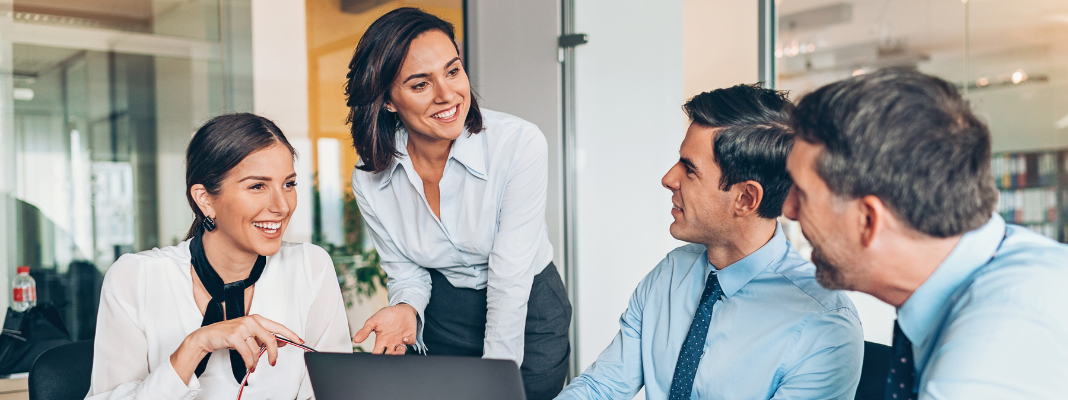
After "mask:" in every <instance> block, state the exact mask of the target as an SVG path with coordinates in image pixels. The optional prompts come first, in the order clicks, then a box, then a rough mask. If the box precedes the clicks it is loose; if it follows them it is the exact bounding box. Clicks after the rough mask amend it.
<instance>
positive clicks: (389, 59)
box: [345, 7, 482, 173]
mask: <svg viewBox="0 0 1068 400" xmlns="http://www.w3.org/2000/svg"><path fill="white" fill-rule="evenodd" d="M433 30H437V31H441V32H442V33H444V34H445V35H447V36H448V37H449V39H451V40H452V45H453V47H454V48H456V52H457V54H459V52H460V50H459V47H458V46H456V35H455V32H454V30H453V27H452V24H450V23H448V22H446V21H445V20H442V19H441V18H438V17H436V16H434V15H431V14H428V13H426V12H424V11H422V10H420V9H418V8H412V7H403V8H398V9H396V10H393V11H390V12H389V13H387V14H386V15H383V16H382V17H381V18H379V19H378V20H376V21H375V22H374V23H373V24H371V27H369V28H367V32H365V33H364V34H363V37H362V38H360V43H359V44H357V45H356V54H354V55H353V56H352V61H351V62H349V73H348V75H346V77H347V79H348V81H347V82H346V83H345V96H346V98H347V101H346V105H347V106H348V107H349V116H348V119H347V120H346V121H345V122H346V123H347V124H349V126H350V130H351V132H352V147H354V148H355V149H356V154H358V155H359V156H360V160H361V161H362V162H363V163H362V165H357V166H356V168H358V169H361V170H364V171H371V172H375V173H378V172H382V171H383V170H385V169H386V167H387V166H389V164H390V163H392V162H393V157H396V156H398V155H399V154H400V153H399V152H398V151H397V144H396V140H395V139H394V136H395V135H396V132H397V128H398V126H399V125H400V118H398V117H397V115H396V114H395V113H391V112H388V111H386V109H385V104H386V102H388V101H389V100H390V98H389V91H390V88H392V86H393V81H394V80H396V79H397V74H399V73H400V68H401V64H403V63H404V58H405V57H407V55H408V48H409V47H410V46H411V44H412V40H415V38H417V37H419V35H421V34H423V33H424V32H428V31H433ZM469 97H470V99H471V107H470V110H469V111H468V113H467V119H466V120H464V128H466V129H467V132H468V133H470V134H475V133H479V132H481V131H482V113H481V112H480V111H479V108H478V102H477V101H476V100H475V96H474V93H473V92H472V94H471V95H470V96H469Z"/></svg>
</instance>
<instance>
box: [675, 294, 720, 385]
mask: <svg viewBox="0 0 1068 400" xmlns="http://www.w3.org/2000/svg"><path fill="white" fill-rule="evenodd" d="M722 294H723V289H721V288H720V287H719V278H717V277H716V274H715V273H711V274H708V281H707V282H705V291H704V292H703V293H701V303H700V304H699V305H698V306H697V312H696V313H694V316H693V322H691V323H690V331H689V332H688V333H687V334H686V340H685V341H683V342H682V350H681V351H679V361H677V362H676V363H675V375H674V376H672V377H671V395H670V399H671V400H683V399H689V398H690V393H691V392H693V379H694V377H695V376H697V365H698V364H700V363H701V355H702V354H704V353H705V339H706V338H707V337H708V326H709V324H711V323H712V305H713V304H716V301H717V300H719V296H720V295H722Z"/></svg>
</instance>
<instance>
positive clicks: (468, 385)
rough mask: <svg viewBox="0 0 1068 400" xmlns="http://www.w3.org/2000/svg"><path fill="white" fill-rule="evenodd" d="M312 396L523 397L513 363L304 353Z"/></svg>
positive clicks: (322, 399) (376, 399)
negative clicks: (313, 393)
mask: <svg viewBox="0 0 1068 400" xmlns="http://www.w3.org/2000/svg"><path fill="white" fill-rule="evenodd" d="M304 360H305V362H306V364H307V366H308V374H309V377H310V378H311V384H312V391H313V392H315V398H316V399H318V400H340V399H346V400H348V399H355V400H365V399H366V400H381V399H389V400H407V399H412V400H425V399H437V400H526V395H525V394H524V392H523V381H522V378H521V377H520V374H519V368H518V367H517V366H516V364H515V362H513V361H509V360H487V359H482V358H477V357H454V356H420V355H409V356H394V355H373V354H368V353H352V354H349V353H305V354H304Z"/></svg>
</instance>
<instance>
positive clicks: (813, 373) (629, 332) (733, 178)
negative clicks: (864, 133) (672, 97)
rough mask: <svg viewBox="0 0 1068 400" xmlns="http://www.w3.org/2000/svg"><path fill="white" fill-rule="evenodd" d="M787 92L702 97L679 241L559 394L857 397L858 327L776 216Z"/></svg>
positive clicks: (677, 168)
mask: <svg viewBox="0 0 1068 400" xmlns="http://www.w3.org/2000/svg"><path fill="white" fill-rule="evenodd" d="M791 108H792V106H791V104H790V102H789V101H788V100H787V99H786V95H785V93H782V92H776V91H773V90H768V89H762V88H760V87H759V86H757V85H739V86H735V87H732V88H729V89H719V90H715V91H712V92H706V93H702V94H699V95H697V96H695V97H694V98H693V99H691V100H690V101H689V102H687V103H686V105H685V106H684V109H685V110H686V113H687V115H688V116H689V117H690V119H691V120H692V123H691V124H690V127H689V129H688V130H687V131H686V138H685V140H683V142H682V147H681V149H680V151H679V155H680V157H679V162H678V163H676V164H675V165H674V166H672V167H671V169H670V170H669V171H668V173H667V175H665V176H664V179H663V182H662V183H663V185H664V187H666V188H667V189H668V190H670V191H671V192H672V199H671V200H672V205H673V207H672V208H671V214H672V216H673V217H674V219H675V221H674V222H673V223H672V224H671V228H670V231H671V235H672V236H674V237H675V238H677V239H679V240H684V241H687V242H690V243H692V244H689V245H686V246H682V247H679V248H678V249H675V250H674V251H672V252H670V253H668V255H667V257H665V258H664V260H663V261H661V262H660V264H658V265H657V266H656V268H654V269H653V271H652V272H650V273H649V274H648V275H647V276H646V277H645V279H643V280H642V281H641V283H639V284H638V288H637V289H636V290H635V291H634V294H633V295H632V296H631V299H630V304H629V306H628V307H627V310H626V311H625V312H624V313H623V316H622V317H621V318H620V320H619V325H620V330H619V333H618V334H617V335H616V337H615V339H614V340H613V341H612V344H611V345H609V346H608V348H607V349H605V350H604V352H602V353H601V355H600V357H598V358H597V361H596V362H594V363H593V365H591V366H590V367H589V368H588V369H587V370H586V371H585V372H584V373H583V374H582V376H579V377H578V378H576V379H574V380H573V381H571V384H570V385H568V386H567V388H565V389H564V392H563V393H561V394H560V396H559V397H557V398H558V399H630V398H633V397H634V396H635V395H636V394H637V393H638V391H639V390H641V389H642V387H643V386H644V387H645V394H646V397H647V398H649V399H673V400H674V399H691V398H693V399H747V400H749V399H768V398H775V399H852V398H853V395H854V392H855V391H856V389H857V382H858V380H859V377H860V364H861V357H862V353H863V347H864V345H863V333H862V331H861V327H860V320H859V319H858V318H857V314H856V310H855V308H854V307H853V304H852V303H851V302H850V301H849V299H848V298H847V297H846V296H845V295H844V294H842V293H836V292H832V291H828V290H825V289H823V288H822V287H820V286H819V284H818V283H817V282H816V280H815V277H814V273H815V267H814V266H813V265H812V264H811V263H809V262H807V261H805V260H804V259H802V258H801V256H800V255H798V253H797V251H795V250H794V248H793V247H792V246H791V245H790V243H789V242H787V241H786V238H785V236H784V235H783V232H782V228H781V227H780V226H779V224H778V222H777V221H776V217H778V216H779V215H780V214H781V211H782V204H783V201H784V200H785V198H786V195H787V193H788V191H789V188H790V179H789V176H788V175H787V174H786V171H785V163H786V156H787V154H788V153H789V151H790V145H791V143H792V138H791V136H790V134H789V130H788V127H787V122H788V114H789V110H790V109H791Z"/></svg>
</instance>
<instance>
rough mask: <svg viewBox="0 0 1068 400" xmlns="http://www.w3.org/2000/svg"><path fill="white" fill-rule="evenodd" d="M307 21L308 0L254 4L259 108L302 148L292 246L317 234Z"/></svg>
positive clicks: (258, 0) (287, 236)
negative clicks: (310, 131)
mask: <svg viewBox="0 0 1068 400" xmlns="http://www.w3.org/2000/svg"><path fill="white" fill-rule="evenodd" d="M306 21H307V20H306V18H305V8H304V0H252V64H253V66H254V68H253V75H252V87H253V104H254V105H253V109H254V110H255V111H254V112H255V113H256V114H259V115H261V116H264V117H267V118H270V119H271V120H273V121H274V122H275V124H277V125H278V127H279V128H280V129H282V132H285V135H286V138H287V139H289V141H290V142H291V143H292V144H293V145H294V147H296V148H297V149H298V156H299V157H298V159H297V166H296V171H297V188H298V194H297V209H296V210H295V211H294V213H293V217H292V219H290V222H289V227H288V228H286V233H285V240H288V241H292V242H310V241H311V233H312V213H311V205H312V202H311V183H312V181H311V174H310V171H312V170H313V169H312V168H311V162H312V158H311V151H310V150H311V145H310V142H308V40H307V30H306V28H305V24H306ZM302 149H303V150H304V151H301V150H302Z"/></svg>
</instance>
